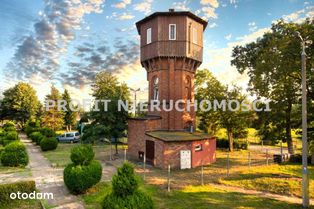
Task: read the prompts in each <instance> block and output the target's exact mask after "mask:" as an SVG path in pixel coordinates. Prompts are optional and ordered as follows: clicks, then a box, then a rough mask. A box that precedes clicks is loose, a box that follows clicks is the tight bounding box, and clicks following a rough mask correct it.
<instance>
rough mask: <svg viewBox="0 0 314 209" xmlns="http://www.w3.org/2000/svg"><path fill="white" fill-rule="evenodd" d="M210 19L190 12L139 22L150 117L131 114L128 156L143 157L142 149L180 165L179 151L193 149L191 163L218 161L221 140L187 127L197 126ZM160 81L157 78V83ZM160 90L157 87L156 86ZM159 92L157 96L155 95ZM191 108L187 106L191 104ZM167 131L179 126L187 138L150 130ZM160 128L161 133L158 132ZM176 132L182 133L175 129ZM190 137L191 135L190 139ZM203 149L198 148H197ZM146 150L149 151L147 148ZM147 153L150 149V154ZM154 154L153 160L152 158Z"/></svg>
mask: <svg viewBox="0 0 314 209" xmlns="http://www.w3.org/2000/svg"><path fill="white" fill-rule="evenodd" d="M174 23H175V24H176V28H177V29H176V30H178V31H177V35H176V36H177V37H176V40H169V31H168V28H169V27H168V25H169V24H174ZM206 25H207V22H206V21H204V20H202V19H201V18H199V17H197V16H195V15H194V14H192V13H190V12H173V11H171V12H164V13H162V12H161V13H158V12H157V13H154V14H152V15H150V16H149V17H146V18H144V19H143V20H141V21H139V22H137V23H136V26H137V29H138V32H139V34H140V35H141V41H140V43H141V44H140V45H141V64H142V66H143V67H144V68H145V69H146V71H147V80H148V82H149V86H148V88H149V90H148V94H149V95H148V100H149V105H148V109H149V111H148V116H147V117H145V118H141V119H140V118H132V119H129V121H128V147H129V149H128V155H129V157H130V158H131V159H136V160H139V153H142V154H145V156H146V157H147V159H148V160H150V161H151V163H152V164H153V165H154V166H157V167H160V168H167V166H168V165H171V167H172V168H179V167H180V151H181V150H190V151H191V166H192V167H197V166H200V165H201V164H202V163H203V164H204V165H206V164H209V163H212V162H214V161H215V160H216V159H215V150H216V140H215V138H213V137H210V136H208V135H206V136H205V135H204V136H202V137H199V138H195V137H194V138H193V137H192V138H191V136H192V135H189V134H190V133H189V132H187V131H188V130H195V118H196V117H195V108H194V107H193V104H194V77H195V72H196V70H197V68H198V67H199V66H200V64H201V62H202V54H203V31H204V30H205V27H206ZM148 28H150V29H151V30H152V37H151V40H152V42H151V43H147V38H146V32H147V29H148ZM192 28H193V29H194V30H197V40H198V43H194V42H192V41H191V40H192V39H191V30H192ZM156 78H157V80H158V82H155V81H157V80H156ZM156 90H157V91H156ZM156 92H158V94H157V95H158V98H157V99H156V94H155V93H156ZM153 100H155V101H159V102H161V103H163V102H166V108H169V105H170V101H173V102H177V101H180V104H179V107H180V109H185V110H184V111H178V110H176V109H175V108H172V110H169V111H166V110H163V107H160V109H161V111H152V110H150V107H151V106H152V105H153V103H152V102H154V101H153ZM188 102H190V103H191V105H192V107H191V108H190V110H189V111H188V110H187V103H188ZM173 105H174V103H173ZM160 130H161V131H166V133H167V134H168V132H169V133H171V132H174V131H179V132H178V134H179V135H175V136H180V137H181V136H182V135H180V134H181V133H183V135H185V138H184V139H183V138H182V139H181V138H179V139H176V140H175V141H173V140H171V139H170V140H169V139H167V140H166V139H165V138H157V137H156V136H154V135H148V134H147V133H148V132H151V131H160ZM155 133H156V132H155ZM176 134H177V133H176ZM189 137H190V138H189ZM197 146H198V147H202V149H198V150H195V147H197ZM146 149H147V150H146ZM145 152H148V153H145ZM150 158H152V159H150Z"/></svg>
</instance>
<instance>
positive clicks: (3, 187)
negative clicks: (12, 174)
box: [0, 181, 36, 205]
mask: <svg viewBox="0 0 314 209" xmlns="http://www.w3.org/2000/svg"><path fill="white" fill-rule="evenodd" d="M34 191H36V185H35V181H20V182H15V183H11V184H0V204H1V205H5V204H8V203H10V202H12V201H13V199H11V198H10V194H11V193H17V192H20V193H28V194H29V193H31V192H34ZM16 200H18V199H16Z"/></svg>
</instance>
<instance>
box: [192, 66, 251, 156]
mask: <svg viewBox="0 0 314 209" xmlns="http://www.w3.org/2000/svg"><path fill="white" fill-rule="evenodd" d="M195 86H196V99H197V100H198V101H199V102H200V101H202V100H208V101H210V102H211V104H212V106H211V109H209V110H208V111H202V110H201V109H200V108H199V109H198V111H197V116H198V118H199V120H200V123H199V128H200V129H202V130H204V131H205V132H208V133H211V134H215V132H216V131H217V130H218V129H219V128H226V130H227V136H228V141H229V150H230V151H233V144H234V142H233V141H234V137H235V136H241V135H243V133H245V130H246V128H247V127H248V125H249V122H250V121H251V119H252V117H253V114H252V112H251V111H249V110H245V109H239V110H236V111H232V110H230V109H229V108H227V107H226V108H225V109H222V108H217V110H214V108H213V103H214V100H216V101H218V102H219V103H220V102H222V101H226V102H227V103H228V101H231V100H237V101H239V103H241V102H242V101H245V100H246V96H245V95H243V94H242V93H241V89H240V88H238V87H236V86H233V87H232V88H228V87H227V86H224V85H222V84H221V83H220V82H219V81H218V80H217V79H216V78H215V77H214V76H213V75H212V74H211V73H210V72H209V71H208V70H206V69H205V70H199V71H198V72H197V73H196V81H195ZM234 105H236V104H235V103H234ZM234 105H231V107H232V109H236V107H235V106H234ZM227 106H228V104H227Z"/></svg>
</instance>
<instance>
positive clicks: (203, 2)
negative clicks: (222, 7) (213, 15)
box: [200, 0, 219, 8]
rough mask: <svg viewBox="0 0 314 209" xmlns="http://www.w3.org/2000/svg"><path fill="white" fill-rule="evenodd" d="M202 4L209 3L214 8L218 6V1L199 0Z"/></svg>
mask: <svg viewBox="0 0 314 209" xmlns="http://www.w3.org/2000/svg"><path fill="white" fill-rule="evenodd" d="M200 3H201V4H202V5H210V6H212V7H214V8H217V7H218V6H219V3H218V1H217V0H201V2H200Z"/></svg>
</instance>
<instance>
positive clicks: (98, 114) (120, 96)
mask: <svg viewBox="0 0 314 209" xmlns="http://www.w3.org/2000/svg"><path fill="white" fill-rule="evenodd" d="M92 88H93V94H92V95H93V96H94V98H95V100H98V101H99V100H110V102H108V103H107V109H106V108H105V103H104V102H99V103H98V109H99V110H97V111H92V112H91V118H92V120H93V124H95V125H96V124H97V125H102V126H103V133H104V134H105V135H106V137H108V138H114V139H115V140H117V139H118V138H120V137H122V136H124V135H125V131H126V129H127V118H128V116H129V114H128V110H125V109H123V108H121V109H119V107H118V106H119V105H118V101H119V100H120V101H123V102H124V103H126V101H129V100H130V92H129V88H128V86H127V85H126V84H124V83H122V84H121V83H119V82H118V79H117V77H115V76H114V75H112V74H111V73H108V72H100V73H99V74H97V75H96V79H95V82H94V84H93V85H92ZM93 109H95V107H94V108H93ZM98 128H99V127H98ZM116 142H117V141H116ZM116 144H117V143H116ZM116 148H117V147H116ZM116 150H117V149H116Z"/></svg>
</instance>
